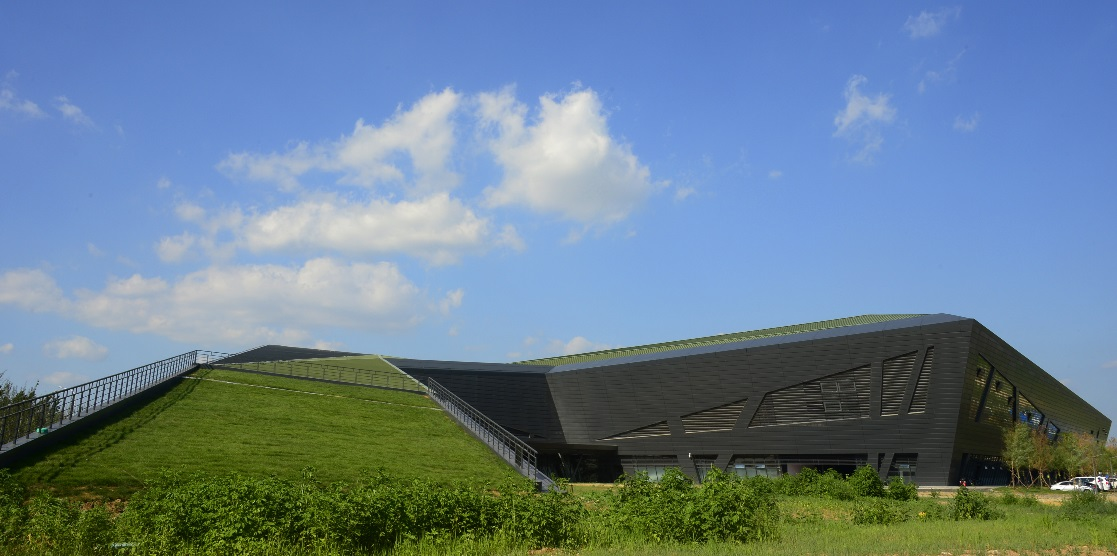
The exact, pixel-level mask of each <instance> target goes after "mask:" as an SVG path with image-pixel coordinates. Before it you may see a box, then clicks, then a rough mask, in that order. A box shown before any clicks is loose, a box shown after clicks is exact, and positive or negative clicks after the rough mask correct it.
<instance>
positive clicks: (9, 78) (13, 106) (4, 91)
mask: <svg viewBox="0 0 1117 556" xmlns="http://www.w3.org/2000/svg"><path fill="white" fill-rule="evenodd" d="M17 77H19V74H18V73H16V72H14V71H9V72H8V73H7V74H6V75H5V76H4V79H3V81H2V82H0V110H7V111H10V112H15V113H17V114H22V115H24V116H27V117H29V118H43V117H46V113H45V112H43V109H42V108H39V105H38V104H35V103H34V102H31V101H30V100H27V99H23V98H19V96H18V95H16V92H15V88H14V87H12V82H13V81H15V80H16V78H17Z"/></svg>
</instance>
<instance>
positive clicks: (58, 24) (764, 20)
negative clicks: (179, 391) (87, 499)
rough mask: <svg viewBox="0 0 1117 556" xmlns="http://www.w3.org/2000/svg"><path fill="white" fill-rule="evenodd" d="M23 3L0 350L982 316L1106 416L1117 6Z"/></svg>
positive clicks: (518, 349) (438, 347)
mask: <svg viewBox="0 0 1117 556" xmlns="http://www.w3.org/2000/svg"><path fill="white" fill-rule="evenodd" d="M367 4H368V3H363V2H361V3H358V2H353V3H346V2H335V3H330V4H329V5H328V6H323V5H320V4H316V5H307V6H304V7H298V6H296V7H289V6H276V5H273V4H263V3H241V4H236V3H228V2H220V3H218V2H195V3H190V4H182V5H161V4H159V3H155V4H152V3H117V2H106V3H97V4H90V3H82V2H52V3H42V2H37V3H36V2H9V3H4V4H2V5H0V188H2V189H0V191H2V194H3V197H2V198H3V202H2V203H0V252H2V253H3V256H2V257H0V369H3V370H5V371H6V373H7V377H8V378H11V379H13V380H15V381H16V382H20V383H34V382H35V381H39V382H41V384H42V386H41V388H42V389H51V388H53V387H55V386H60V385H61V386H66V385H70V384H73V383H75V382H76V381H81V380H86V379H90V378H95V377H98V376H103V375H105V374H109V373H112V372H117V371H120V370H125V369H127V368H131V367H134V366H138V365H140V364H143V363H146V362H149V361H152V360H155V359H160V358H163V357H167V356H170V355H174V354H178V353H181V352H184V351H188V350H190V349H195V348H203V349H212V350H218V351H227V352H235V351H240V350H243V349H246V348H250V347H254V346H256V345H261V344H266V343H282V344H288V345H300V346H310V347H313V346H319V347H326V348H334V349H342V350H352V351H358V352H370V353H384V354H392V355H399V356H411V357H426V358H441V359H459V360H483V361H498V362H499V361H512V360H519V359H526V358H533V357H544V356H550V355H556V354H561V353H569V352H575V351H585V350H592V349H597V348H603V347H619V346H629V345H637V344H643V343H651V342H659V341H666V340H674V339H682V338H690V337H697V336H704V335H709V334H716V333H723V332H735V331H742V330H751V329H756V328H765V327H771V326H780V325H786V324H793V323H799V322H810V321H817V320H824V319H830V318H837V317H844V316H852V315H858V314H867V313H938V312H944V313H952V314H957V315H962V316H967V317H973V318H976V319H978V320H979V321H981V322H982V323H983V324H985V325H986V326H988V327H989V328H990V329H992V330H993V331H994V332H995V333H997V334H998V335H1000V336H1001V337H1002V338H1003V339H1005V340H1006V341H1008V342H1009V343H1011V344H1012V345H1013V346H1015V347H1016V348H1017V349H1019V350H1020V351H1021V352H1022V353H1024V354H1025V355H1026V356H1028V357H1029V358H1031V359H1032V360H1033V361H1035V362H1036V363H1037V364H1039V365H1040V366H1042V367H1043V368H1045V369H1046V370H1047V371H1049V372H1050V373H1051V374H1053V375H1054V376H1056V377H1057V378H1059V379H1060V380H1063V381H1064V382H1065V383H1067V384H1068V385H1069V386H1071V388H1073V389H1074V390H1075V391H1076V392H1078V393H1079V394H1080V395H1081V396H1083V397H1084V398H1085V399H1086V400H1087V401H1089V402H1090V403H1092V404H1093V405H1094V406H1095V407H1097V408H1099V409H1100V410H1102V411H1103V412H1105V413H1106V414H1107V415H1109V416H1110V417H1117V399H1115V398H1117V396H1115V393H1117V386H1114V384H1115V381H1114V379H1115V378H1117V340H1115V339H1117V316H1115V309H1117V232H1115V229H1114V228H1115V227H1114V221H1115V216H1114V215H1115V212H1117V211H1115V209H1117V189H1115V187H1114V185H1115V183H1114V182H1115V177H1117V156H1115V155H1117V132H1115V131H1114V130H1115V129H1117V103H1114V102H1113V99H1114V98H1117V72H1115V71H1112V70H1113V68H1115V67H1117V5H1115V4H1113V3H1108V2H1082V3H1075V4H1070V5H1059V6H1054V5H1042V4H1036V5H1020V4H1019V3H1001V2H982V3H974V4H919V3H899V2H895V3H832V2H818V3H796V4H795V5H793V6H790V7H788V6H784V5H778V6H769V5H749V4H747V3H721V4H718V3H709V4H706V5H704V6H700V7H695V6H693V5H687V4H684V3H677V4H669V3H659V2H640V3H621V2H615V3H601V2H585V3H570V2H568V3H551V4H548V5H543V4H540V3H481V4H471V5H466V4H461V3H446V4H447V5H443V4H426V3H420V2H412V3H406V4H402V3H401V5H395V6H391V5H381V6H370V5H367Z"/></svg>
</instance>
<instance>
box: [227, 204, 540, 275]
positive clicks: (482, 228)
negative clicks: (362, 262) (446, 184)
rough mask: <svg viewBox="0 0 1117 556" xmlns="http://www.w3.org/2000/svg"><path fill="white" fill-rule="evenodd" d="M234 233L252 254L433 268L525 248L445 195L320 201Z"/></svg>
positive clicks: (252, 221)
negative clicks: (386, 258)
mask: <svg viewBox="0 0 1117 556" xmlns="http://www.w3.org/2000/svg"><path fill="white" fill-rule="evenodd" d="M235 234H236V236H237V243H238V245H239V246H241V247H244V248H246V249H248V250H250V251H253V252H263V251H277V250H294V251H303V252H315V251H318V250H321V249H328V250H332V251H338V252H343V253H350V254H370V253H407V254H410V255H413V256H416V257H419V258H422V259H425V260H426V261H428V262H430V263H431V264H436V265H441V264H452V263H456V262H458V260H459V259H460V257H461V255H462V254H464V253H481V252H484V251H485V250H486V249H487V248H488V247H489V246H490V245H493V244H496V245H507V246H509V247H512V248H514V249H522V248H523V241H522V240H521V239H519V236H518V235H517V234H516V231H515V228H513V227H510V226H505V228H504V229H502V230H501V231H500V232H497V233H495V234H494V232H493V225H492V223H491V222H490V221H489V220H488V219H486V218H481V217H479V216H477V215H476V214H475V213H474V212H473V210H471V209H470V208H469V207H467V206H465V204H463V203H462V202H461V201H460V200H458V199H454V198H451V197H450V195H449V194H448V193H438V194H434V195H432V196H430V197H426V198H423V199H418V200H415V201H400V202H397V203H393V202H391V201H387V200H373V201H369V202H367V203H361V202H351V201H348V200H345V199H342V198H338V197H336V196H332V195H331V196H320V197H319V198H317V199H308V200H303V201H300V202H298V203H296V204H293V205H288V206H284V207H280V208H278V209H275V210H273V211H270V212H267V213H264V214H258V215H253V216H249V217H246V219H245V222H244V225H243V227H241V228H240V229H238V230H236V231H235Z"/></svg>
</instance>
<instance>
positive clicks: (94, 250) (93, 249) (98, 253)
mask: <svg viewBox="0 0 1117 556" xmlns="http://www.w3.org/2000/svg"><path fill="white" fill-rule="evenodd" d="M85 250H86V251H89V254H90V255H93V256H94V257H104V256H105V252H104V251H102V250H101V248H100V247H97V246H96V245H94V244H93V242H89V243H86V244H85Z"/></svg>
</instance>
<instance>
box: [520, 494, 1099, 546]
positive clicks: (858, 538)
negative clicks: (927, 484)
mask: <svg viewBox="0 0 1117 556" xmlns="http://www.w3.org/2000/svg"><path fill="white" fill-rule="evenodd" d="M921 502H922V503H924V504H926V503H929V502H928V501H927V500H923V501H921ZM943 503H945V501H943ZM856 504H857V502H842V501H836V500H824V499H819V498H801V497H786V498H783V499H781V500H780V503H779V505H780V511H781V514H783V516H784V517H783V520H782V523H781V524H780V535H779V539H778V540H774V541H764V542H760V543H755V544H749V545H747V546H745V545H740V544H733V543H710V544H704V545H697V544H695V545H674V546H671V545H666V546H665V545H657V544H653V543H642V542H632V541H629V540H626V539H624V538H618V539H616V540H615V541H612V542H609V544H610V545H609V546H600V544H599V545H598V546H596V547H595V546H593V545H594V544H596V543H594V542H592V541H591V543H590V546H587V547H583V548H581V549H579V550H577V551H576V552H577V554H580V555H583V556H590V555H607V554H608V555H637V554H639V555H683V554H687V555H699V556H712V555H729V554H745V553H747V554H749V555H757V556H794V555H800V554H825V555H828V556H845V555H849V556H852V555H881V556H884V555H898V554H918V555H945V554H951V555H954V556H960V555H963V554H969V555H983V556H985V555H989V556H992V555H1000V556H1006V555H1010V554H1044V555H1051V556H1056V555H1059V556H1062V555H1070V554H1082V555H1089V556H1102V555H1111V554H1117V519H1113V518H1111V517H1108V516H1105V517H1100V518H1098V519H1094V520H1087V521H1073V520H1067V519H1063V518H1062V517H1061V516H1060V514H1059V511H1058V507H1057V506H1053V505H1047V504H1042V505H1038V506H1031V507H1022V506H1000V505H999V506H998V509H999V510H1001V511H1002V512H1004V515H1003V517H1001V518H999V519H995V520H991V521H938V520H926V521H923V520H920V519H918V518H916V519H912V520H909V521H906V522H904V523H896V524H892V525H854V524H852V523H851V514H852V512H853V507H854V506H855V505H856ZM605 534H606V535H607V534H608V533H605ZM573 552H574V551H571V553H573ZM509 553H511V551H509Z"/></svg>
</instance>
